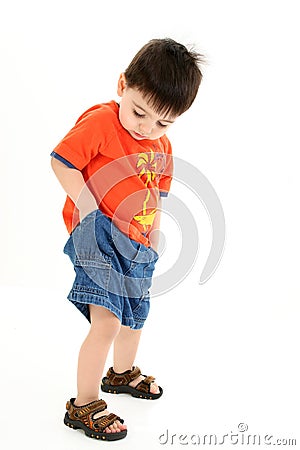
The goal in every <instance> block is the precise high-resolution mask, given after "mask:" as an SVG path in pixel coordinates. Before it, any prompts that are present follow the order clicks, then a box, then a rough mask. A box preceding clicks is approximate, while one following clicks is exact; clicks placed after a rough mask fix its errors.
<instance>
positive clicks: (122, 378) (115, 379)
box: [106, 366, 141, 386]
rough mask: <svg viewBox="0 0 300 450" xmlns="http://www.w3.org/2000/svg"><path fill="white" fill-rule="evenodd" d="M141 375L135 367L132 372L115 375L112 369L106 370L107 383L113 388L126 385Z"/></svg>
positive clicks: (127, 371)
mask: <svg viewBox="0 0 300 450" xmlns="http://www.w3.org/2000/svg"><path fill="white" fill-rule="evenodd" d="M140 375H141V371H140V369H139V368H138V367H137V366H136V367H133V369H132V370H126V371H125V372H122V373H116V372H115V371H114V369H113V368H112V367H110V368H109V369H108V372H107V374H106V376H107V378H108V380H109V383H110V384H111V385H114V386H118V385H124V384H125V385H126V384H129V383H130V382H131V381H133V380H135V379H136V378H138V377H139V376H140Z"/></svg>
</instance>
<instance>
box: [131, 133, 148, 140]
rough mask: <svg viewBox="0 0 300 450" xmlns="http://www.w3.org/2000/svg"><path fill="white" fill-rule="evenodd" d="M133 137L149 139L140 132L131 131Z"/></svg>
mask: <svg viewBox="0 0 300 450" xmlns="http://www.w3.org/2000/svg"><path fill="white" fill-rule="evenodd" d="M132 134H133V137H135V138H137V139H149V138H148V136H143V135H142V134H140V133H137V132H136V131H132Z"/></svg>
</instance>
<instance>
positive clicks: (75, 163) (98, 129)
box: [51, 105, 113, 170]
mask: <svg viewBox="0 0 300 450" xmlns="http://www.w3.org/2000/svg"><path fill="white" fill-rule="evenodd" d="M111 113H112V114H113V112H112V111H111ZM112 136H113V127H112V120H111V117H110V111H109V110H108V111H107V109H103V108H101V105H96V106H94V107H92V108H90V109H89V110H88V111H86V112H85V113H84V114H82V116H80V117H79V119H78V120H77V122H76V124H75V126H74V127H73V128H72V129H71V130H70V131H69V132H68V134H67V135H66V136H65V137H64V138H63V139H62V140H61V141H60V143H59V144H58V145H57V146H56V147H55V148H54V149H53V152H52V153H51V156H53V157H55V158H57V159H59V160H60V161H62V162H64V163H65V164H67V165H68V166H69V167H74V168H76V169H78V170H82V169H83V168H84V167H85V166H86V165H87V164H88V163H89V162H90V161H91V160H92V159H93V158H94V157H96V156H97V155H98V153H99V152H101V149H102V148H105V147H106V146H107V145H108V143H109V141H110V140H111V138H112Z"/></svg>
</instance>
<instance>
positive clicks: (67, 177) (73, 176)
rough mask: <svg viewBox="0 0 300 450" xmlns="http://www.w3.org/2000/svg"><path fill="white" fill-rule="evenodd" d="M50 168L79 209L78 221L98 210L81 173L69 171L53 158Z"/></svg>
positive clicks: (68, 168)
mask: <svg viewBox="0 0 300 450" xmlns="http://www.w3.org/2000/svg"><path fill="white" fill-rule="evenodd" d="M51 166H52V169H53V171H54V173H55V175H56V177H57V178H58V181H59V182H60V184H61V185H62V187H63V188H64V190H65V192H66V193H67V195H68V196H69V197H70V198H71V200H72V201H73V202H74V203H75V206H76V207H77V208H78V209H79V218H80V221H81V220H82V219H84V217H85V216H87V215H88V214H89V213H90V212H92V211H95V210H96V209H98V205H97V202H96V200H95V198H94V196H93V194H92V193H91V191H90V190H89V189H88V188H87V186H86V183H85V181H84V178H83V176H82V173H81V172H80V171H79V170H77V169H71V168H70V167H68V166H66V165H65V164H64V163H62V162H61V161H59V160H58V159H56V158H53V157H52V159H51Z"/></svg>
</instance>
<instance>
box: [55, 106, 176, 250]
mask: <svg viewBox="0 0 300 450" xmlns="http://www.w3.org/2000/svg"><path fill="white" fill-rule="evenodd" d="M51 155H52V156H53V157H55V158H57V159H59V160H61V161H63V162H64V163H65V164H67V165H68V166H69V167H73V168H75V169H77V170H80V171H81V173H82V175H83V178H84V180H85V182H86V184H87V186H88V188H89V190H90V191H91V192H92V193H93V195H94V197H95V199H96V201H97V203H98V206H99V208H100V209H101V211H102V212H103V213H104V214H105V215H107V216H108V217H110V218H111V219H112V220H113V222H114V224H115V225H116V226H117V227H118V228H119V229H120V230H121V231H122V232H123V233H125V234H127V235H128V236H129V237H130V238H131V239H133V240H135V241H137V242H141V243H142V244H144V245H146V246H147V247H149V246H150V242H149V239H148V237H147V234H148V233H149V231H150V229H151V226H152V223H153V220H154V217H155V213H156V208H157V202H158V198H159V196H167V195H168V192H169V189H170V184H171V180H172V173H173V162H172V149H171V144H170V142H169V140H168V138H167V137H166V136H165V135H164V136H162V137H161V138H159V139H156V140H149V139H144V140H141V141H137V140H135V139H134V138H133V137H132V136H131V135H130V134H129V133H128V131H126V130H125V129H124V128H123V127H122V125H121V123H120V121H119V105H118V104H117V103H116V102H115V101H111V102H109V103H103V104H100V105H95V106H93V107H92V108H90V109H88V110H87V111H86V112H84V113H83V114H82V115H81V116H80V117H79V119H78V120H77V122H76V124H75V126H74V127H73V128H72V129H71V130H70V131H69V133H68V134H67V135H66V136H65V137H64V138H63V139H62V140H61V142H60V143H59V144H58V146H57V147H56V148H55V149H54V150H53V152H52V153H51ZM63 217H64V221H65V224H66V227H67V230H68V232H69V233H71V232H72V231H73V230H74V228H75V227H76V226H77V225H78V223H79V211H78V209H77V208H76V207H75V204H74V203H73V201H72V200H71V199H70V198H69V197H67V199H66V202H65V206H64V209H63Z"/></svg>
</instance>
